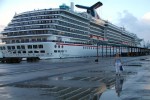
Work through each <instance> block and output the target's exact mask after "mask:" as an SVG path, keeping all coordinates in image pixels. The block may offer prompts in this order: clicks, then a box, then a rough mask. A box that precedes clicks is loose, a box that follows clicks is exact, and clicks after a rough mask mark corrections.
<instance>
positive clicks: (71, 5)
mask: <svg viewBox="0 0 150 100" xmlns="http://www.w3.org/2000/svg"><path fill="white" fill-rule="evenodd" d="M70 7H71V11H74V3H73V2H71V3H70Z"/></svg>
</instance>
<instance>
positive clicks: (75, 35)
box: [0, 2, 140, 62]
mask: <svg viewBox="0 0 150 100" xmlns="http://www.w3.org/2000/svg"><path fill="white" fill-rule="evenodd" d="M102 5H103V4H102V3H101V2H97V3H96V4H94V5H92V6H91V7H86V6H82V5H75V6H76V7H78V8H81V9H85V12H76V11H74V4H73V3H71V6H70V7H69V6H67V5H65V4H63V5H60V6H59V8H56V9H54V8H48V9H41V10H39V9H38V10H33V11H27V12H23V13H20V14H15V15H14V17H13V19H12V20H11V22H10V23H9V24H8V25H7V26H6V27H5V29H4V30H3V31H2V32H1V34H2V36H1V40H2V43H3V44H1V45H0V50H1V52H2V55H3V57H4V58H9V61H8V62H10V61H13V59H15V60H17V61H20V59H22V58H27V59H28V60H29V59H30V58H39V59H49V58H68V57H93V56H97V54H98V56H102V55H103V56H105V55H114V54H115V53H117V52H120V51H119V48H118V46H119V45H122V48H123V49H122V51H121V53H123V52H127V50H128V49H127V48H126V46H134V47H138V46H139V45H140V39H139V38H138V37H137V36H136V35H135V34H133V33H130V32H128V31H126V30H125V29H124V28H122V27H118V26H116V25H114V24H112V23H110V22H108V21H107V20H103V19H101V18H100V17H99V15H98V13H97V12H96V9H97V8H98V7H100V6H102ZM86 10H87V11H86ZM112 51H113V53H111V52H112Z"/></svg>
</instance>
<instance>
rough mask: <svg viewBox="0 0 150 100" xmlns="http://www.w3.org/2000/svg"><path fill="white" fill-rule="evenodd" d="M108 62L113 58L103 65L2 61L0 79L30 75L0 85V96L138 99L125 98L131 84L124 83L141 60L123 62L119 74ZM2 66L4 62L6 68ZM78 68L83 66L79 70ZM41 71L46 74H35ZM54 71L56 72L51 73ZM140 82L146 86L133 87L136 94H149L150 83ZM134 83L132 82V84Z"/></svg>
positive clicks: (8, 99) (16, 99)
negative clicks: (29, 76) (122, 70)
mask: <svg viewBox="0 0 150 100" xmlns="http://www.w3.org/2000/svg"><path fill="white" fill-rule="evenodd" d="M103 61H105V60H103ZM144 62H146V61H144ZM112 63H113V60H112V59H111V60H110V61H108V62H107V60H106V61H105V62H104V64H103V65H101V64H100V63H99V64H97V63H88V64H87V65H86V63H85V62H83V63H82V62H80V63H76V62H74V63H70V62H69V64H68V63H67V62H65V63H64V62H63V64H62V62H61V63H60V64H59V63H58V62H57V63H52V62H49V61H43V62H42V61H41V62H37V63H23V64H22V65H15V66H14V65H7V64H6V65H3V66H2V67H1V66H0V68H1V69H3V70H7V71H5V74H3V75H2V76H1V77H0V79H2V77H3V79H4V78H8V77H10V76H11V77H13V78H14V77H17V76H19V75H20V77H21V78H22V77H23V78H24V77H26V75H27V74H29V73H32V74H31V75H33V76H34V77H33V76H31V77H33V78H32V79H29V80H21V81H14V80H13V81H14V82H11V83H9V84H6V85H4V86H3V85H1V87H0V100H132V99H133V100H134V99H135V100H139V98H141V96H139V97H136V96H135V97H134V96H130V95H127V96H129V97H128V98H127V96H126V94H128V92H129V91H130V88H131V87H130V88H129V86H128V83H129V82H131V81H129V80H130V76H136V75H138V70H139V69H141V68H142V67H143V64H145V63H143V60H142V61H141V60H139V61H137V60H136V61H132V62H130V63H125V64H124V68H125V71H124V72H123V73H122V75H121V76H116V75H115V69H114V67H113V66H112ZM70 64H71V65H70ZM108 64H109V66H108ZM42 65H44V66H42ZM85 65H86V66H85ZM4 66H6V69H5V67H4ZM77 67H79V69H77V70H73V68H77ZM87 67H88V68H87ZM81 68H85V69H82V70H81ZM133 68H134V70H133ZM147 69H148V68H147ZM147 69H146V70H147ZM68 70H69V71H68ZM149 70H150V68H149ZM41 71H42V72H43V73H48V74H45V75H44V76H40V77H39V76H37V77H36V75H39V72H41ZM46 71H47V72H46ZM65 71H68V72H65ZM70 71H72V72H70ZM56 72H58V73H57V74H53V73H56ZM62 72H63V73H62ZM33 73H36V74H33ZM59 73H61V74H59ZM50 74H51V75H50ZM21 75H25V76H21ZM149 77H150V75H143V77H141V78H139V79H138V80H136V82H144V83H145V82H150V80H147V79H148V78H149ZM128 78H129V80H128ZM17 79H19V78H17ZM17 79H16V80H17ZM3 83H5V82H3ZM6 83H7V81H6ZM139 86H140V85H139ZM144 86H145V88H146V89H147V90H145V89H143V87H142V89H143V90H140V91H138V90H137V91H136V94H140V93H142V91H143V92H144V94H143V95H145V98H146V96H147V95H148V96H149V94H148V93H149V89H150V85H147V87H146V85H144ZM132 87H134V86H132ZM137 87H138V86H135V88H137ZM138 88H139V87H138ZM131 89H132V88H131Z"/></svg>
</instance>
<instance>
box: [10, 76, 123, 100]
mask: <svg viewBox="0 0 150 100" xmlns="http://www.w3.org/2000/svg"><path fill="white" fill-rule="evenodd" d="M122 78H123V77H121V76H117V78H112V77H109V78H103V79H102V77H67V76H64V77H63V76H62V77H60V76H57V77H49V78H48V80H47V78H45V79H46V80H47V81H56V80H57V81H60V80H63V81H66V80H70V81H72V80H80V81H87V82H88V81H99V82H103V84H102V85H100V86H99V87H88V88H87V87H86V88H85V87H68V86H56V85H48V84H44V83H42V82H41V81H39V80H34V81H27V82H21V83H15V84H14V85H11V87H15V88H19V89H31V90H32V91H33V90H34V91H37V90H38V91H41V92H40V94H39V95H41V96H48V97H50V98H51V97H55V99H54V100H88V99H90V100H107V99H104V98H106V97H110V96H109V95H112V96H113V98H114V99H112V97H111V100H119V99H116V98H117V97H116V96H117V93H116V90H115V89H118V90H117V91H118V92H121V89H120V87H122V86H120V85H119V86H118V87H116V86H117V84H123V82H121V81H120V80H121V79H122ZM100 79H101V80H100ZM40 82H41V83H40ZM60 82H61V81H60ZM115 87H116V88H115Z"/></svg>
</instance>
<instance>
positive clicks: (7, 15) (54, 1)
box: [0, 0, 150, 41]
mask: <svg viewBox="0 0 150 100" xmlns="http://www.w3.org/2000/svg"><path fill="white" fill-rule="evenodd" d="M97 1H98V0H0V31H1V30H2V29H3V28H4V27H5V26H7V24H8V23H9V22H10V21H11V19H12V17H13V16H14V14H15V13H21V12H25V11H31V10H34V9H45V8H57V7H58V6H59V5H61V4H62V3H65V4H67V5H70V2H74V4H81V5H87V6H91V5H93V4H94V3H96V2H97ZM101 2H102V3H103V6H102V7H101V8H98V9H97V12H98V14H99V15H100V16H101V18H102V19H105V20H108V21H110V22H112V23H113V24H116V25H118V26H120V27H124V28H126V30H128V31H130V32H132V33H135V34H137V36H138V37H140V38H143V39H145V41H148V40H150V6H149V4H150V0H101ZM75 10H76V11H83V10H81V9H77V8H75Z"/></svg>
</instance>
